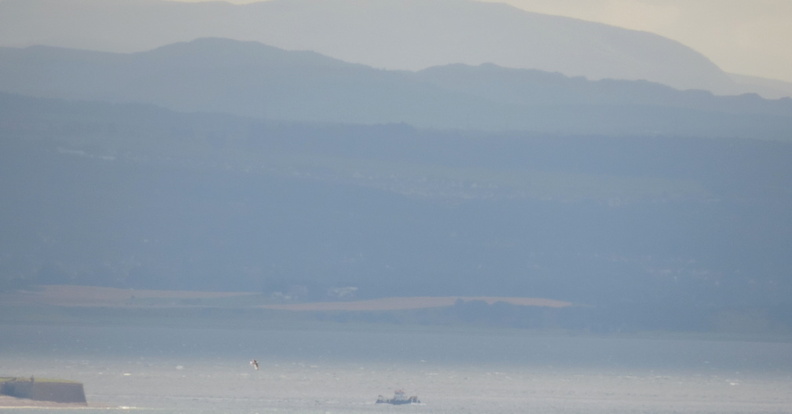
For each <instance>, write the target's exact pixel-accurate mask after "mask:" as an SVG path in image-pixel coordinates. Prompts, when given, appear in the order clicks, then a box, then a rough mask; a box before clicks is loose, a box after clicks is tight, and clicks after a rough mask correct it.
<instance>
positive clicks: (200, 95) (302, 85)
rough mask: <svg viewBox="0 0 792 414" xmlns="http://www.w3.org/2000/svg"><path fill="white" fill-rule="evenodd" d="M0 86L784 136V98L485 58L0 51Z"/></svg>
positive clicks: (264, 112) (223, 46) (788, 114)
mask: <svg viewBox="0 0 792 414" xmlns="http://www.w3.org/2000/svg"><path fill="white" fill-rule="evenodd" d="M0 91H6V92H12V93H20V94H26V95H32V96H41V97H54V98H70V99H90V100H104V101H110V102H139V103H149V104H156V105H161V106H165V107H167V108H170V109H175V110H180V111H202V112H223V113H229V114H236V115H244V116H255V117H259V118H267V119H282V120H293V121H319V122H344V123H360V124H375V123H399V122H404V123H408V124H412V125H415V126H421V127H432V128H452V129H478V130H490V131H506V130H529V131H540V132H552V133H558V134H600V135H625V134H640V135H647V134H649V135H651V134H655V135H656V134H664V135H684V136H710V137H744V138H764V139H782V140H783V139H790V137H792V101H790V100H778V101H768V100H763V99H760V98H759V97H757V96H741V97H715V96H712V95H711V94H709V93H707V92H701V91H699V92H692V91H691V92H681V91H676V90H674V89H672V88H669V87H665V86H661V85H657V84H650V83H647V82H629V81H599V82H593V81H586V80H584V79H581V78H567V77H564V76H562V75H557V74H555V75H554V74H549V73H544V72H538V71H530V70H516V69H504V68H499V67H495V66H493V65H484V66H480V67H469V66H464V65H452V66H446V67H439V68H431V69H428V70H425V71H421V72H418V73H414V72H404V71H385V70H378V69H373V68H370V67H367V66H363V65H356V64H350V63H345V62H342V61H338V60H335V59H332V58H328V57H325V56H322V55H319V54H316V53H312V52H290V51H285V50H282V49H277V48H273V47H270V46H265V45H262V44H260V43H256V42H239V41H233V40H228V39H215V38H213V39H199V40H196V41H192V42H187V43H178V44H173V45H168V46H164V47H162V48H158V49H155V50H152V51H147V52H139V53H134V54H112V53H101V52H88V51H78V50H71V49H60V48H51V47H41V46H37V47H30V48H24V49H16V48H0Z"/></svg>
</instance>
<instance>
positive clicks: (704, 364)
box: [0, 325, 792, 413]
mask: <svg viewBox="0 0 792 414" xmlns="http://www.w3.org/2000/svg"><path fill="white" fill-rule="evenodd" d="M398 329H399V330H398V331H393V330H388V329H386V328H372V329H361V328H353V327H345V326H344V325H337V326H335V327H334V328H322V329H305V330H302V329H287V328H278V329H263V328H262V329H243V328H227V329H223V328H217V327H215V328H205V329H202V328H196V327H191V328H187V327H180V326H178V325H175V326H161V327H142V326H138V327H113V326H52V325H35V326H30V325H2V326H0V336H2V340H0V376H2V375H10V376H30V375H36V376H40V377H56V378H66V379H73V380H77V381H80V382H82V383H83V384H84V386H85V391H86V396H87V398H88V400H89V408H87V409H59V410H58V412H62V413H69V412H79V413H88V412H108V411H132V412H143V411H145V412H150V411H155V412H167V413H204V412H205V413H374V412H376V413H788V412H792V344H790V343H789V342H785V341H738V340H705V339H692V338H686V339H673V338H631V337H623V336H620V337H595V336H565V335H543V334H536V333H530V332H522V331H484V330H479V331H462V330H447V329H444V330H431V329H413V330H408V329H404V328H398ZM252 358H256V359H258V361H259V362H260V364H261V369H260V370H258V371H256V370H254V369H253V368H252V367H250V366H249V365H248V361H249V360H250V359H252ZM395 389H404V390H405V391H406V392H407V393H408V394H415V395H418V397H419V398H420V399H421V401H422V403H421V404H419V405H410V406H390V405H382V404H375V403H374V401H375V400H376V398H377V396H378V395H380V394H382V395H384V396H387V397H390V396H391V395H392V394H393V391H394V390H395ZM24 412H27V413H38V412H50V410H43V409H25V410H24Z"/></svg>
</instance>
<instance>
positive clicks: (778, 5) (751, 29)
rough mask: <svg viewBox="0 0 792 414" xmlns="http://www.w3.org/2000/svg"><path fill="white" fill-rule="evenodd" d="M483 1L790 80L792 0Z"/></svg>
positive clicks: (726, 67) (726, 66)
mask: <svg viewBox="0 0 792 414" xmlns="http://www.w3.org/2000/svg"><path fill="white" fill-rule="evenodd" d="M179 1H193V2H194V1H207V0H179ZM227 1H228V2H230V3H238V4H243V3H254V2H257V1H261V0H227ZM484 1H492V2H497V3H508V4H512V5H514V6H516V7H520V8H522V9H525V10H529V11H536V12H540V13H547V14H556V15H561V16H569V17H575V18H578V19H583V20H590V21H597V22H602V23H607V24H611V25H615V26H621V27H626V28H629V29H636V30H645V31H649V32H653V33H657V34H660V35H662V36H665V37H668V38H671V39H674V40H677V41H679V42H681V43H683V44H685V45H687V46H690V47H692V48H693V49H696V50H697V51H699V52H701V53H703V54H704V55H706V56H707V57H709V58H710V59H711V60H712V61H713V62H715V64H717V65H718V66H720V67H721V69H723V70H725V71H727V72H731V73H737V74H743V75H753V76H762V77H767V78H773V79H781V80H785V81H789V82H792V47H790V46H789V39H792V0H484Z"/></svg>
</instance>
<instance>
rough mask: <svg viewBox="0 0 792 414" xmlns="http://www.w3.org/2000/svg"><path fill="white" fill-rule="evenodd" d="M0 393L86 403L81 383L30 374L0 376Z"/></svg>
mask: <svg viewBox="0 0 792 414" xmlns="http://www.w3.org/2000/svg"><path fill="white" fill-rule="evenodd" d="M0 395H7V396H10V397H15V398H24V399H28V400H35V401H52V402H57V403H71V404H87V401H86V399H85V391H84V389H83V385H82V383H79V382H76V381H68V380H60V379H48V378H41V379H39V378H34V377H32V376H31V377H29V378H19V377H0Z"/></svg>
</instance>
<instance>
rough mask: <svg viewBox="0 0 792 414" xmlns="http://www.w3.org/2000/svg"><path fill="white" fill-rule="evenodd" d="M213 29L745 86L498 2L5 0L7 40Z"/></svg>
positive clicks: (646, 41)
mask: <svg viewBox="0 0 792 414" xmlns="http://www.w3.org/2000/svg"><path fill="white" fill-rule="evenodd" d="M205 37H222V38H228V39H236V40H252V41H257V42H261V43H264V44H268V45H272V46H276V47H279V48H283V49H287V50H312V51H316V52H318V53H322V54H324V55H327V56H332V57H334V58H337V59H341V60H344V61H348V62H355V63H360V64H365V65H368V66H372V67H376V68H385V69H391V70H420V69H425V68H428V67H432V66H441V65H446V64H452V63H462V64H467V65H474V66H477V65H480V64H484V63H494V64H496V65H499V66H504V67H514V68H527V69H539V70H545V71H551V72H559V73H563V74H565V75H567V76H585V77H586V78H589V79H605V78H613V79H631V80H641V79H645V80H648V81H652V82H658V83H662V84H665V85H669V86H672V87H674V88H678V89H704V90H710V91H713V92H716V93H719V94H730V93H734V92H735V87H736V86H737V85H735V82H734V81H733V80H732V79H731V78H730V77H729V76H728V75H727V74H725V73H723V71H721V70H720V69H719V68H718V67H717V66H716V65H715V64H713V63H712V62H711V61H710V60H708V59H707V58H706V57H705V56H703V55H701V54H700V53H698V52H696V51H694V50H692V49H690V48H688V47H686V46H684V45H682V44H680V43H678V42H675V41H672V40H670V39H666V38H663V37H661V36H658V35H654V34H651V33H646V32H639V31H633V30H627V29H622V28H617V27H613V26H608V25H604V24H598V23H592V22H586V21H582V20H576V19H570V18H564V17H558V16H550V15H543V14H537V13H530V12H526V11H523V10H520V9H518V8H516V7H512V6H508V5H506V4H497V3H491V2H476V1H468V0H271V1H263V2H257V3H253V4H248V5H232V4H228V3H224V2H206V3H201V4H195V3H185V2H173V1H159V0H57V1H53V0H4V1H2V2H0V46H17V47H18V46H30V45H48V46H59V47H69V48H77V49H89V50H102V51H109V52H141V51H145V50H149V49H154V48H157V47H160V46H164V45H167V44H172V43H176V42H183V41H190V40H194V39H198V38H205Z"/></svg>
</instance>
